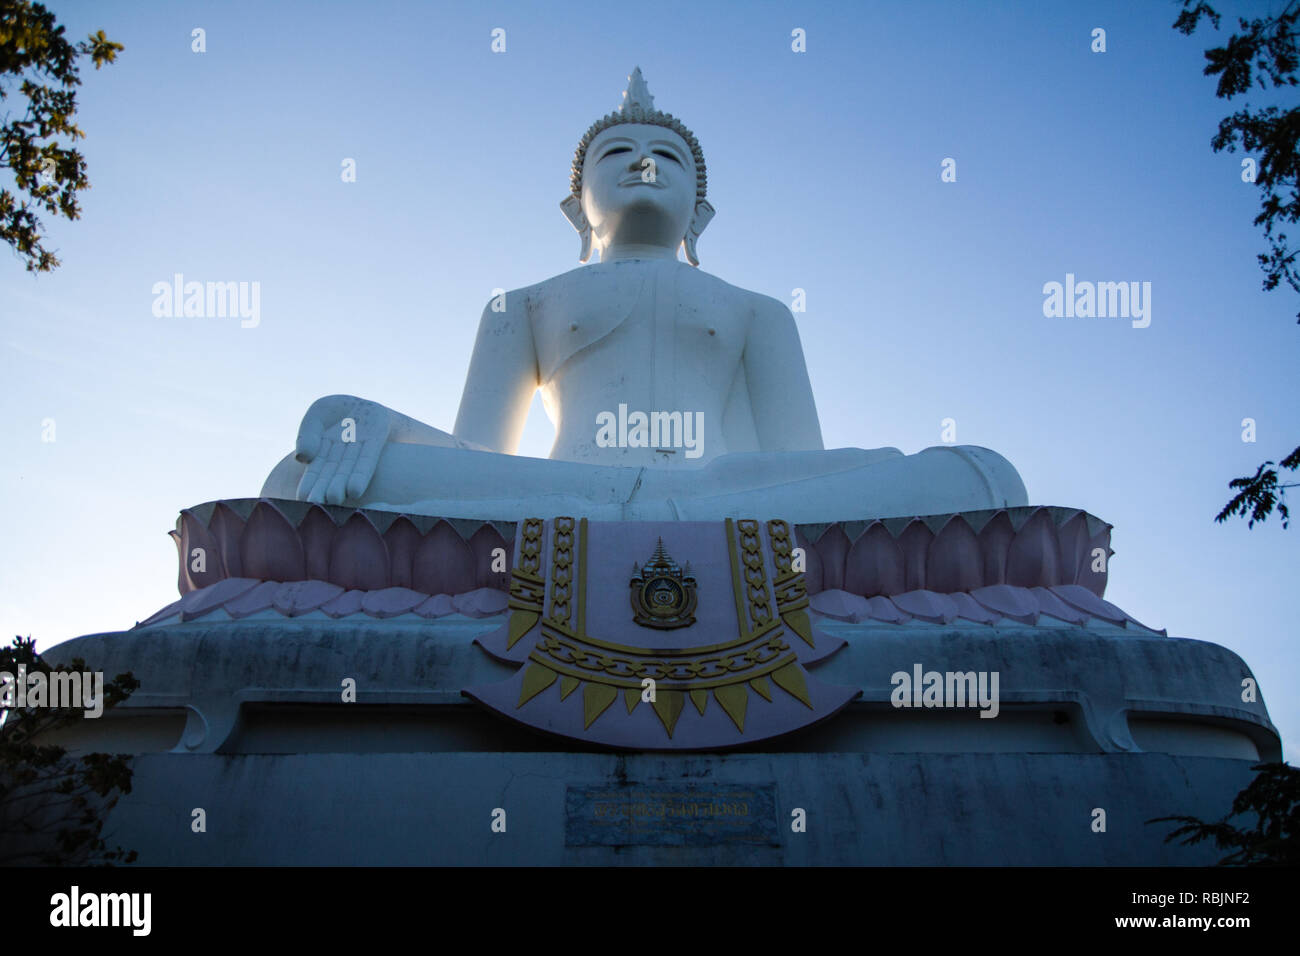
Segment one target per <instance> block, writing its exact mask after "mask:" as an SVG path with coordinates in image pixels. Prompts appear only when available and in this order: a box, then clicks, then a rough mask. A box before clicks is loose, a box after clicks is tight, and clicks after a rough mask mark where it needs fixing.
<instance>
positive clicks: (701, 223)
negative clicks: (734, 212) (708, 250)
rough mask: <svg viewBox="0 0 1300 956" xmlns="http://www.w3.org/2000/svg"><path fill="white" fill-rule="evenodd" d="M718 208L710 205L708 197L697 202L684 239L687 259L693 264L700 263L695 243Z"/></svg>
mask: <svg viewBox="0 0 1300 956" xmlns="http://www.w3.org/2000/svg"><path fill="white" fill-rule="evenodd" d="M716 212H717V210H716V209H714V208H713V206H712V205H710V203H709V201H708V200H707V199H701V200H700V201H699V202H697V203H696V204H695V215H694V216H692V217H691V224H690V225H689V226H687V227H686V237H685V238H684V239H682V245H683V246H685V247H686V261H687V262H689V263H690V264H691V265H693V266H698V265H699V264H700V257H699V254H698V253H697V252H696V251H695V243H696V242H697V241H698V240H699V238H700V233H702V232H704V230H705V228H706V227H707V226H708V225H709V221H710V220H711V219H713V216H714V213H716Z"/></svg>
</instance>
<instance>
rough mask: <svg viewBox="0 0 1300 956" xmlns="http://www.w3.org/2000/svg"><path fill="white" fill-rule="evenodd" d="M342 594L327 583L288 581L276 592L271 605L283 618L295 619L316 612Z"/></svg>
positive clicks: (339, 588)
mask: <svg viewBox="0 0 1300 956" xmlns="http://www.w3.org/2000/svg"><path fill="white" fill-rule="evenodd" d="M342 593H343V589H342V588H341V587H339V586H338V585H337V584H330V582H328V581H289V582H286V583H284V584H281V585H280V587H279V588H278V589H277V590H276V592H275V600H274V601H273V602H272V604H273V605H274V607H275V609H276V610H277V611H279V612H280V613H281V614H283V615H284V616H285V617H297V616H298V615H300V614H306V613H308V612H309V611H314V610H316V609H317V608H318V607H320V606H321V605H322V604H324V603H325V602H327V601H332V600H333V599H334V598H336V597H338V596H339V595H340V594H342Z"/></svg>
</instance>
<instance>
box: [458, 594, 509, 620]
mask: <svg viewBox="0 0 1300 956" xmlns="http://www.w3.org/2000/svg"><path fill="white" fill-rule="evenodd" d="M451 603H452V605H453V606H454V607H455V608H456V610H457V611H459V612H460V613H461V614H464V615H465V616H466V617H491V616H492V615H494V614H500V613H501V612H502V611H504V610H505V609H506V608H507V607H509V605H510V596H509V595H508V594H506V593H505V592H504V591H499V590H497V589H496V588H492V587H485V588H475V589H474V590H473V591H466V592H465V593H464V594H458V595H456V597H454V598H452V602H451Z"/></svg>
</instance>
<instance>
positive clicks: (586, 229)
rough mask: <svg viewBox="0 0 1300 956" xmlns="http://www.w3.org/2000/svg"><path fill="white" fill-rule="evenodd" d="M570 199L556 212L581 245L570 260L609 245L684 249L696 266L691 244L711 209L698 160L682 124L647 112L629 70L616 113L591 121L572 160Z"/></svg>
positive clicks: (637, 79) (648, 99) (650, 100)
mask: <svg viewBox="0 0 1300 956" xmlns="http://www.w3.org/2000/svg"><path fill="white" fill-rule="evenodd" d="M569 183H570V195H569V196H567V197H566V198H565V199H564V201H563V202H562V203H560V208H561V209H562V210H563V211H564V215H565V217H566V218H568V220H569V222H570V223H572V224H573V227H574V228H575V229H576V230H578V235H579V236H580V237H581V238H582V251H581V254H580V255H579V257H578V259H579V261H580V262H586V261H587V260H588V259H589V258H590V257H591V251H592V246H593V245H595V246H596V247H597V248H599V249H601V250H602V252H603V250H605V249H608V248H609V247H610V246H611V245H614V244H638V245H653V246H663V247H667V248H669V249H676V247H677V246H678V245H681V246H683V247H684V249H685V253H686V260H687V261H688V262H689V263H690V264H691V265H693V266H698V265H699V264H700V260H699V256H698V255H697V253H696V242H697V241H698V240H699V237H700V233H702V232H703V231H704V228H705V226H707V225H708V224H709V220H710V219H712V218H713V212H714V210H713V206H711V205H710V204H709V202H708V201H707V200H706V199H705V198H704V194H705V187H706V176H705V169H704V153H703V151H702V150H701V149H700V144H699V142H698V141H697V140H696V139H695V134H694V133H692V132H691V131H690V130H688V129H687V128H686V127H685V126H684V125H682V122H681V121H680V120H678V119H677V118H676V117H674V116H671V115H670V114H668V113H664V112H661V111H659V110H657V109H655V107H654V97H652V96H651V95H650V91H649V89H647V88H646V84H645V80H644V79H643V78H642V76H641V68H640V67H637V68H636V69H635V70H633V71H632V75H631V76H629V77H628V86H627V91H626V92H625V93H624V94H623V105H622V107H620V108H619V109H618V110H615V111H614V112H612V113H609V114H608V115H606V116H605V117H603V118H602V119H599V120H597V121H596V122H595V123H593V124H592V125H591V128H590V129H588V130H587V132H586V135H584V136H583V137H582V142H581V143H579V144H578V149H577V151H576V152H575V154H574V157H573V174H572V176H571V177H570V180H569Z"/></svg>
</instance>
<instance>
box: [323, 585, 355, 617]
mask: <svg viewBox="0 0 1300 956" xmlns="http://www.w3.org/2000/svg"><path fill="white" fill-rule="evenodd" d="M365 596H366V592H365V591H358V590H355V589H354V590H351V591H344V592H343V593H342V594H340V595H339V596H338V597H336V598H333V599H332V600H329V601H326V602H325V603H324V604H322V605H321V606H320V609H321V610H322V611H324V612H325V613H326V614H328V615H329V616H330V617H347V616H348V615H349V614H360V613H361V599H362V598H363V597H365Z"/></svg>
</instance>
